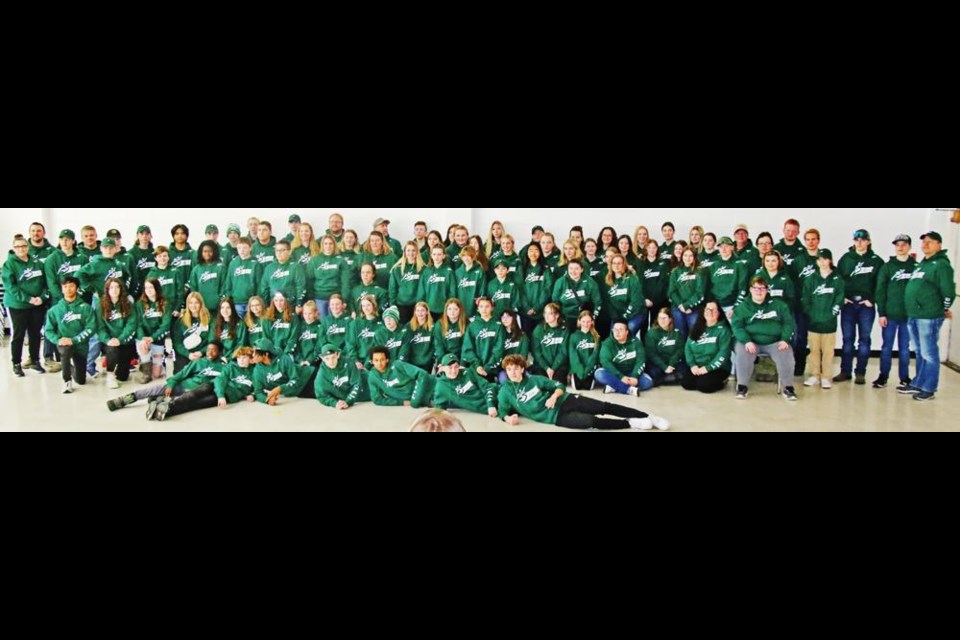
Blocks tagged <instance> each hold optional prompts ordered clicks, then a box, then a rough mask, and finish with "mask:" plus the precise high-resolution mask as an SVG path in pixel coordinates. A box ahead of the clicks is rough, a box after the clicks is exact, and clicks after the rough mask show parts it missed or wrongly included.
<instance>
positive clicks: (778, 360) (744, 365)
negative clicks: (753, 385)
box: [735, 342, 796, 387]
mask: <svg viewBox="0 0 960 640" xmlns="http://www.w3.org/2000/svg"><path fill="white" fill-rule="evenodd" d="M735 353H736V355H737V385H738V386H741V387H749V386H750V381H751V380H752V379H753V367H754V365H755V364H756V361H757V356H759V355H760V354H763V355H768V356H770V358H771V359H772V360H773V363H774V364H775V365H777V375H778V376H779V377H780V386H781V387H792V386H793V369H794V366H796V360H795V358H794V356H793V349H788V350H786V351H780V350H779V349H777V345H776V343H774V344H767V345H762V346H761V345H759V344H758V345H757V355H750V354H749V353H747V347H746V345H742V344H740V343H739V342H738V343H737V346H736V348H735Z"/></svg>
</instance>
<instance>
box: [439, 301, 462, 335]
mask: <svg viewBox="0 0 960 640" xmlns="http://www.w3.org/2000/svg"><path fill="white" fill-rule="evenodd" d="M452 304H455V305H457V307H459V308H460V322H458V323H457V324H458V325H459V327H460V333H461V334H463V335H466V333H467V309H466V307H464V306H463V302H461V301H460V298H450V299H449V300H447V304H445V305H443V317H442V318H441V319H440V330H441V331H443V334H444V335H446V334H447V333H448V332H449V331H450V318H448V317H447V309H449V308H450V305H452Z"/></svg>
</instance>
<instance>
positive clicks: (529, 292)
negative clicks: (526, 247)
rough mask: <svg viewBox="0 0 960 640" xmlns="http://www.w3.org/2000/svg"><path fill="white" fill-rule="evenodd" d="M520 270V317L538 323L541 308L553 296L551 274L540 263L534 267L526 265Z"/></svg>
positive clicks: (541, 316)
mask: <svg viewBox="0 0 960 640" xmlns="http://www.w3.org/2000/svg"><path fill="white" fill-rule="evenodd" d="M521 270H522V276H521V277H522V279H523V280H522V283H521V291H520V317H521V318H527V319H532V320H536V321H540V320H542V319H543V308H544V307H545V306H547V304H548V303H549V302H550V298H551V297H552V296H553V274H552V273H551V271H550V269H549V268H548V267H547V266H545V265H544V264H543V263H542V262H541V263H539V264H538V265H537V266H536V267H533V266H530V264H529V263H526V264H524V265H523V266H522V267H521ZM531 311H533V315H530V312H531Z"/></svg>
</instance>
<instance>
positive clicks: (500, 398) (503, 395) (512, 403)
mask: <svg viewBox="0 0 960 640" xmlns="http://www.w3.org/2000/svg"><path fill="white" fill-rule="evenodd" d="M497 415H499V416H500V419H501V420H504V421H505V420H506V419H507V416H519V415H520V412H519V411H518V410H517V400H516V397H515V396H514V394H513V393H512V392H511V390H510V389H509V388H507V387H506V386H503V387H500V391H499V392H498V393H497Z"/></svg>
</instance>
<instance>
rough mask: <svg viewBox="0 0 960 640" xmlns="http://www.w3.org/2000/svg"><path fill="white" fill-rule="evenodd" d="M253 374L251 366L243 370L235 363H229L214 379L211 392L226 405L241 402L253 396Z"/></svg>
mask: <svg viewBox="0 0 960 640" xmlns="http://www.w3.org/2000/svg"><path fill="white" fill-rule="evenodd" d="M253 372H254V367H253V366H249V367H247V368H246V369H244V368H243V367H241V366H240V365H239V364H237V363H236V362H231V363H230V364H229V365H228V366H227V368H226V369H224V370H223V372H222V373H221V374H220V375H219V376H217V377H216V378H215V379H214V381H213V392H214V393H216V394H217V398H219V399H221V400H226V401H227V403H228V404H236V403H237V402H243V401H244V400H246V399H247V398H248V397H249V396H252V395H253V394H254V390H253Z"/></svg>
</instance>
